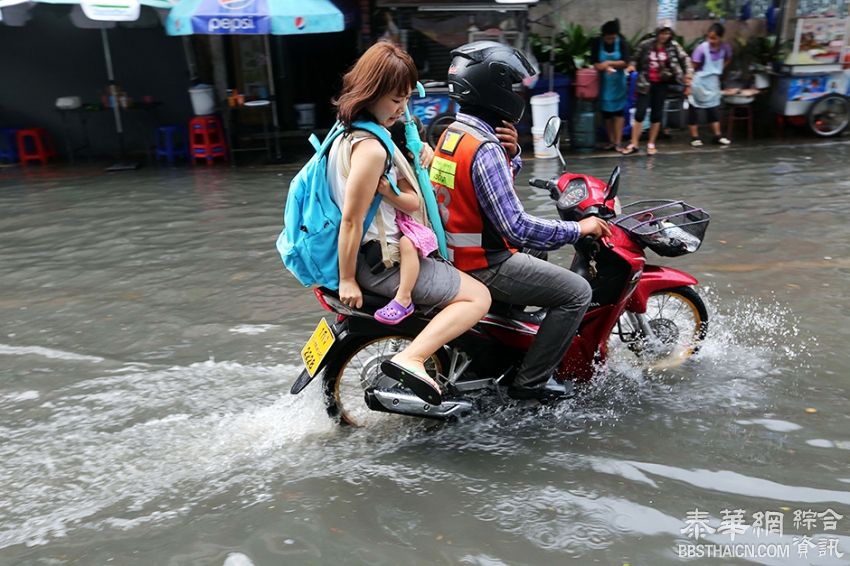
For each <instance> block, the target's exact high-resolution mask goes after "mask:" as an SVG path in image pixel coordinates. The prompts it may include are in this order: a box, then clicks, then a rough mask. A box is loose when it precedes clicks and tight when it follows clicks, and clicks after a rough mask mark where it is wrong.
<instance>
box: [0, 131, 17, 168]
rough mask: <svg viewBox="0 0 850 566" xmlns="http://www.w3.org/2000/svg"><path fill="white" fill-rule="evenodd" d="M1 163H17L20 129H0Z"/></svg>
mask: <svg viewBox="0 0 850 566" xmlns="http://www.w3.org/2000/svg"><path fill="white" fill-rule="evenodd" d="M0 161H5V162H7V163H17V162H18V161H19V158H18V129H17V128H3V129H0Z"/></svg>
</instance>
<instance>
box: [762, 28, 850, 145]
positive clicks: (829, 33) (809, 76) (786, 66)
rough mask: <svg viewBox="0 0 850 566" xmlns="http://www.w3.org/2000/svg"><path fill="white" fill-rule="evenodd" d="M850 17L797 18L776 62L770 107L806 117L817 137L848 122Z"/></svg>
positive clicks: (786, 114) (825, 134) (780, 113)
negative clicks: (788, 47)
mask: <svg viewBox="0 0 850 566" xmlns="http://www.w3.org/2000/svg"><path fill="white" fill-rule="evenodd" d="M848 36H850V18H834V17H832V18H822V17H819V18H799V19H798V20H797V25H796V29H795V34H794V47H793V49H792V51H791V53H790V54H789V55H788V57H786V58H785V61H784V62H782V63H781V64H779V65H777V69H776V71H777V78H776V82H775V84H774V88H773V94H772V97H771V107H772V108H773V110H774V111H775V112H776V113H777V114H779V115H782V116H805V117H806V122H807V124H808V125H809V127H810V128H811V129H812V131H813V132H814V133H815V134H817V135H819V136H824V137H828V136H834V135H837V134H839V133H841V132H842V131H843V130H844V129H845V128H846V127H847V125H848V123H850V99H848V96H850V49H848Z"/></svg>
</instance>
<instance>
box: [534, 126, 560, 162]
mask: <svg viewBox="0 0 850 566" xmlns="http://www.w3.org/2000/svg"><path fill="white" fill-rule="evenodd" d="M545 129H546V128H543V127H540V128H531V139H532V141H533V142H534V157H535V158H536V159H551V158H553V157H558V142H555V145H553V146H552V147H546V142H545V141H544V140H543V132H544V131H545ZM559 141H560V140H559Z"/></svg>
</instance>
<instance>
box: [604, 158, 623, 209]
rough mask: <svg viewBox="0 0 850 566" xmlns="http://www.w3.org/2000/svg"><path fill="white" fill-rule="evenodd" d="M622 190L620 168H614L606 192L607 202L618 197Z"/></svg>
mask: <svg viewBox="0 0 850 566" xmlns="http://www.w3.org/2000/svg"><path fill="white" fill-rule="evenodd" d="M619 188H620V166H619V165H617V166H616V167H614V170H613V171H611V178H610V179H608V189H607V190H606V191H605V200H606V201H609V200H611V199H612V198H614V197H616V196H617V191H618V190H619Z"/></svg>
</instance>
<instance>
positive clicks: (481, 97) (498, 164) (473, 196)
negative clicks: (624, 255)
mask: <svg viewBox="0 0 850 566" xmlns="http://www.w3.org/2000/svg"><path fill="white" fill-rule="evenodd" d="M452 55H453V57H454V58H453V59H452V63H451V66H450V67H449V73H448V84H449V96H450V97H451V98H453V99H454V100H456V101H457V102H458V103H459V104H460V112H459V113H458V114H457V118H456V121H455V122H454V123H453V124H451V125H450V126H449V127H448V128H447V129H446V130H445V132H444V133H443V135H442V137H441V138H440V141H439V143H438V145H437V148H436V153H435V158H434V161H433V163H432V165H431V181H432V183H433V184H434V187H435V190H436V191H437V195H438V201H439V202H440V209H441V210H440V212H441V215H442V217H443V222H444V224H445V228H446V237H447V242H448V247H449V255H450V257H449V259H450V260H451V261H452V262H453V263H454V265H455V267H457V268H458V269H460V270H462V271H465V272H467V273H469V274H470V275H472V276H473V277H475V278H477V279H478V280H480V281H481V282H482V283H484V284H485V285H487V287H488V288H489V289H490V293H491V294H492V297H493V299H494V300H496V301H501V302H503V303H508V304H512V305H523V306H525V305H529V306H538V307H545V308H548V314H547V315H546V318H545V320H544V321H543V323H542V324H541V325H540V328H539V330H538V332H537V336H536V337H535V340H534V343H533V344H532V346H531V348H530V349H529V350H528V353H527V354H526V356H525V358H524V359H523V361H522V364H521V365H520V367H519V368H518V370H517V373H516V376H515V378H514V381H513V384H512V385H511V386H510V387H509V389H508V395H509V396H511V397H512V398H514V399H539V400H541V401H551V400H559V399H564V398H568V397H570V396H571V395H572V386H571V384H570V382H569V381H565V382H564V383H561V382H559V381H557V380H556V379H555V371H556V367H557V366H558V363H559V362H560V361H561V359H562V358H563V356H564V354H565V352H566V351H567V349H568V348H569V345H570V342H571V341H572V339H573V336H574V335H575V333H576V331H577V329H578V326H579V323H580V322H581V320H582V317H583V316H584V313H585V311H586V310H587V308H588V305H589V304H590V300H591V288H590V285H589V284H588V282H587V281H586V280H585V279H583V278H582V277H581V276H579V275H577V274H575V273H573V272H572V271H569V270H567V269H564V268H562V267H560V266H557V265H554V264H551V263H548V262H546V261H544V260H542V259H539V258H537V257H534V256H532V255H529V254H526V253H521V252H518V251H517V248H520V247H526V248H531V249H536V250H553V249H557V248H560V247H562V246H564V245H567V244H573V243H575V242H576V241H578V239H579V238H580V237H581V236H586V235H592V236H594V237H600V236H610V235H611V231H610V228H609V227H608V224H607V223H606V222H605V221H603V220H601V219H599V218H596V217H589V218H585V219H583V220H581V221H580V222H567V221H562V220H546V219H542V218H537V217H535V216H532V215H530V214H528V213H526V212H525V210H524V209H523V207H522V204H521V203H520V201H519V199H518V198H517V195H516V193H515V191H514V186H513V180H514V177H515V175H516V173H517V172H518V171H519V169H520V167H521V166H522V160H521V158H520V150H519V146H518V145H516V144H511V143H505V144H504V147H503V145H502V144H503V142H504V141H505V140H506V139H508V140H509V139H511V138H512V137H513V138H514V139H515V136H516V131H515V129H514V124H516V123H517V122H519V120H520V118H522V114H523V110H524V109H525V100H524V99H523V97H522V96H521V95H520V94H519V93H518V92H515V91H514V87H515V85H518V83H521V82H522V80H523V79H524V78H527V77H530V76H531V75H533V74H534V73H536V71H535V69H534V67H533V66H532V65H531V63H529V61H528V60H527V59H526V57H525V56H524V55H523V54H522V53H521V52H520V51H518V50H516V49H514V48H512V47H509V46H506V45H502V44H500V43H496V42H492V41H478V42H474V43H470V44H467V45H464V46H462V47H459V48H458V49H456V50H454V51H453V52H452ZM506 148H511V149H514V148H515V151H511V152H510V153H513V155H509V149H506Z"/></svg>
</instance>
